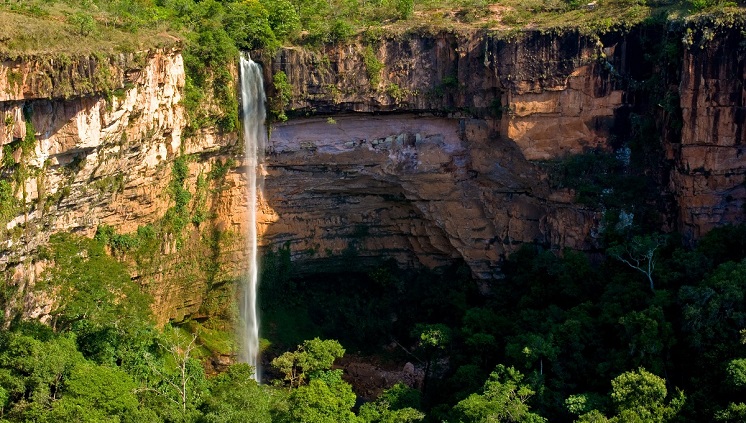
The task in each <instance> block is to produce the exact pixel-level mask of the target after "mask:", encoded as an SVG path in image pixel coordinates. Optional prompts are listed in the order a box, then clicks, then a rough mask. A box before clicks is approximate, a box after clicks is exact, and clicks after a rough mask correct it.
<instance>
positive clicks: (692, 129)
mask: <svg viewBox="0 0 746 423" xmlns="http://www.w3.org/2000/svg"><path fill="white" fill-rule="evenodd" d="M717 35H718V36H716V37H714V38H713V39H712V40H711V41H709V42H707V43H706V44H704V45H703V46H701V47H698V46H692V47H691V48H689V49H686V50H685V51H684V58H683V66H682V72H681V85H680V95H681V109H682V116H683V128H682V130H681V139H680V140H677V141H678V142H674V143H670V144H668V155H669V157H670V158H671V159H672V160H673V162H674V167H673V169H672V171H671V175H672V176H671V184H670V190H671V192H673V193H674V195H675V196H676V204H677V206H678V229H679V230H680V231H681V232H682V233H684V234H685V235H686V236H688V237H689V238H690V239H696V238H698V237H700V236H702V235H704V234H705V233H707V232H709V231H710V229H712V228H714V227H717V226H722V225H724V224H728V223H739V222H743V220H744V206H746V156H744V153H746V146H744V143H746V40H744V36H743V32H740V33H739V31H737V30H730V31H721V32H719V33H718V34H717Z"/></svg>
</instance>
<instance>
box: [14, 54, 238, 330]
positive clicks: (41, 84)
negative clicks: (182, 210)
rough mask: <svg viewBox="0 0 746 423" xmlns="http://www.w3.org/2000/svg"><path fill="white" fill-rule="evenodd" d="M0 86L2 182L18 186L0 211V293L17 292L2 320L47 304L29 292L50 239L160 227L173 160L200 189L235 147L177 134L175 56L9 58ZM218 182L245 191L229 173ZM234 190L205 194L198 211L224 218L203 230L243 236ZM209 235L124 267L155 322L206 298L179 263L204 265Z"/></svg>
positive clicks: (179, 89)
mask: <svg viewBox="0 0 746 423" xmlns="http://www.w3.org/2000/svg"><path fill="white" fill-rule="evenodd" d="M2 76H5V78H2ZM0 81H5V83H4V84H0V93H2V94H0V98H1V99H2V101H0V116H2V119H1V120H2V122H0V125H2V130H0V146H2V147H3V148H2V156H0V160H2V162H3V163H4V166H3V168H2V171H3V175H2V176H3V180H5V181H13V183H12V192H13V197H14V198H15V201H11V199H9V198H4V199H3V201H4V204H3V208H2V209H3V213H0V214H2V216H0V217H1V218H0V223H2V225H3V228H2V229H3V230H2V234H1V235H0V237H1V238H0V240H2V244H0V270H1V271H2V272H3V275H4V282H5V284H6V285H7V286H11V287H15V288H17V292H18V293H19V296H18V298H16V301H15V303H14V304H13V305H12V306H11V307H8V308H7V309H6V314H7V313H10V312H11V311H13V310H15V309H23V310H24V312H26V313H30V314H32V315H43V314H44V313H45V312H46V310H47V309H48V307H49V306H50V304H49V303H48V302H47V303H44V302H43V301H41V302H40V301H39V299H37V298H34V296H33V293H32V291H31V289H30V286H29V285H33V284H34V282H35V279H36V278H37V277H38V276H40V274H41V272H42V270H43V269H44V268H45V267H46V263H45V261H44V260H41V259H40V258H39V257H38V252H39V248H40V247H41V246H43V245H45V244H46V243H47V241H48V240H49V237H50V235H52V234H54V233H57V232H73V233H77V234H80V235H83V236H87V237H92V236H94V234H95V233H96V230H97V228H98V227H99V226H100V225H110V226H112V227H114V228H115V229H116V230H117V231H118V232H119V233H133V232H135V231H136V230H137V229H138V228H139V227H142V226H145V225H152V224H154V223H156V222H158V221H159V220H160V219H161V218H162V217H163V216H164V214H165V213H166V212H167V210H168V209H169V207H172V206H173V204H174V201H173V199H172V198H171V195H170V192H169V183H170V181H171V180H172V171H171V169H172V164H173V161H174V159H175V158H176V157H177V156H181V155H189V156H190V157H193V159H192V160H190V161H188V167H189V174H190V176H189V178H188V180H187V181H186V185H187V187H188V189H191V191H195V185H196V180H197V178H198V176H199V175H206V174H207V173H208V172H209V171H210V169H211V166H212V164H213V163H214V162H215V160H216V157H218V156H219V155H220V154H224V153H225V150H226V149H229V148H231V147H232V146H233V145H234V144H235V141H236V137H235V135H229V136H217V134H215V133H214V132H213V131H211V130H205V131H202V132H200V133H198V134H197V135H195V136H193V137H190V138H189V139H185V138H184V137H183V136H182V132H183V130H184V128H185V125H186V117H185V112H184V109H183V107H182V106H181V100H182V96H183V90H184V83H185V73H184V64H183V59H182V56H181V53H180V51H178V50H167V51H154V52H150V53H140V54H130V55H120V56H117V57H112V58H98V57H78V58H62V59H60V58H47V59H44V60H42V59H38V60H35V61H30V62H13V61H7V62H3V63H2V64H0ZM29 140H30V142H29ZM24 142H26V147H24V146H21V144H23V143H24ZM221 184H223V185H224V186H226V187H230V186H235V185H242V184H243V183H242V182H241V177H240V174H239V173H238V172H232V173H231V174H229V175H227V177H226V180H225V181H221ZM241 189H242V188H240V187H239V188H238V192H239V193H238V194H236V193H233V192H232V191H231V190H230V189H224V190H221V191H219V192H217V191H216V192H214V193H213V194H212V195H209V196H206V198H205V199H204V203H205V204H204V205H203V206H204V207H205V208H206V209H208V210H210V211H211V213H213V214H214V215H216V216H218V215H219V216H221V217H220V218H218V217H215V218H214V219H213V220H212V221H211V222H210V223H213V224H219V225H220V226H221V228H223V230H224V231H231V230H235V231H237V232H239V233H240V230H241V229H240V228H238V227H236V228H233V227H231V226H230V225H232V224H235V225H238V223H235V222H231V216H232V215H233V214H235V213H236V211H234V210H238V213H240V210H241V209H240V207H236V206H234V205H233V203H235V202H241V201H243V202H244V204H245V201H246V200H245V198H243V197H241V195H240V192H241ZM233 220H235V221H242V220H244V219H242V218H240V217H239V218H235V219H233ZM190 226H192V225H190ZM205 226H208V225H206V224H205V225H203V228H199V227H197V226H193V227H191V228H189V229H191V230H190V231H188V234H186V235H184V238H185V240H184V241H181V240H179V241H180V244H182V245H183V248H180V250H179V252H178V253H176V244H177V239H176V237H175V236H174V235H173V234H164V240H163V243H162V246H161V247H160V248H159V250H158V251H157V255H158V256H159V257H158V259H155V260H152V261H150V262H149V263H148V266H146V267H143V266H142V265H136V264H135V263H134V262H133V261H132V260H129V261H130V262H131V264H132V273H133V278H134V279H135V280H137V281H139V282H140V283H141V284H142V285H143V286H145V287H146V289H147V290H148V291H149V292H150V293H151V294H153V296H154V299H155V303H154V307H153V309H154V311H155V312H156V315H157V317H158V319H159V321H161V322H165V321H167V320H168V319H169V318H176V319H180V318H182V317H183V316H184V315H185V314H193V313H196V312H197V311H198V309H199V307H200V306H201V304H202V302H203V297H205V296H206V295H207V291H208V287H207V281H206V279H207V278H206V276H205V272H203V271H201V267H200V266H189V267H191V269H190V268H185V266H183V265H179V264H180V263H181V262H185V261H191V262H193V263H199V262H200V261H201V260H202V258H203V257H205V255H206V254H208V253H210V248H208V247H207V246H206V245H204V244H207V243H206V242H202V241H201V239H202V238H203V235H202V233H203V232H205V230H206V229H205ZM235 244H236V246H235V248H233V250H235V251H237V252H240V249H241V247H240V246H239V244H240V242H239V243H235ZM213 249H214V248H213ZM228 250H230V248H228ZM224 253H225V254H224V256H225V257H221V258H216V259H217V260H218V261H227V260H231V259H232V256H231V254H230V251H227V252H224ZM123 258H124V259H125V260H126V259H127V258H126V257H123ZM233 267H235V266H233ZM239 272H240V269H239V270H236V269H232V270H231V271H230V273H232V274H233V275H234V276H235V274H237V273H239ZM214 277H215V275H213V278H214Z"/></svg>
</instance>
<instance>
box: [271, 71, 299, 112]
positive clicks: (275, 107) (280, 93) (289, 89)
mask: <svg viewBox="0 0 746 423" xmlns="http://www.w3.org/2000/svg"><path fill="white" fill-rule="evenodd" d="M272 85H273V86H274V88H275V95H274V96H273V98H272V99H271V100H270V110H269V113H270V119H271V120H273V121H279V122H284V121H286V120H288V117H287V115H285V109H286V108H287V106H288V104H290V100H292V98H293V86H292V85H290V83H289V82H288V76H287V75H286V74H285V72H283V71H278V72H277V73H275V74H274V75H273V76H272Z"/></svg>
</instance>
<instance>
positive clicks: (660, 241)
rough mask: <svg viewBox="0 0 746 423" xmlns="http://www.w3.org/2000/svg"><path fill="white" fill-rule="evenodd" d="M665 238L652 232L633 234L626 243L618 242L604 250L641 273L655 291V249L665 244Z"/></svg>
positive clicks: (656, 258)
mask: <svg viewBox="0 0 746 423" xmlns="http://www.w3.org/2000/svg"><path fill="white" fill-rule="evenodd" d="M666 242H667V238H666V236H665V235H660V234H653V235H645V236H639V235H638V236H635V237H634V238H632V241H630V242H628V243H626V244H618V245H614V246H612V247H611V248H609V249H608V250H607V251H606V252H607V253H608V254H609V255H610V256H611V257H614V258H615V259H617V260H619V261H621V262H622V263H624V264H626V265H627V266H629V267H631V268H633V269H635V270H637V271H639V272H641V273H643V274H644V275H645V276H646V277H647V278H648V282H649V283H650V290H651V291H655V284H654V282H653V271H654V270H655V264H656V261H657V260H658V257H657V256H656V254H655V253H656V251H657V250H658V249H659V248H661V247H663V246H665V245H666Z"/></svg>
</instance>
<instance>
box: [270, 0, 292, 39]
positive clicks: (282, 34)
mask: <svg viewBox="0 0 746 423" xmlns="http://www.w3.org/2000/svg"><path fill="white" fill-rule="evenodd" d="M262 6H264V7H265V8H266V9H267V11H268V12H269V18H268V19H269V26H270V27H271V28H272V31H273V32H274V34H275V36H276V37H277V38H278V39H279V40H286V39H287V38H289V37H291V36H293V35H295V34H296V33H297V32H298V31H300V18H299V17H298V12H296V11H295V8H294V7H293V4H292V3H290V1H288V0H262Z"/></svg>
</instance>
